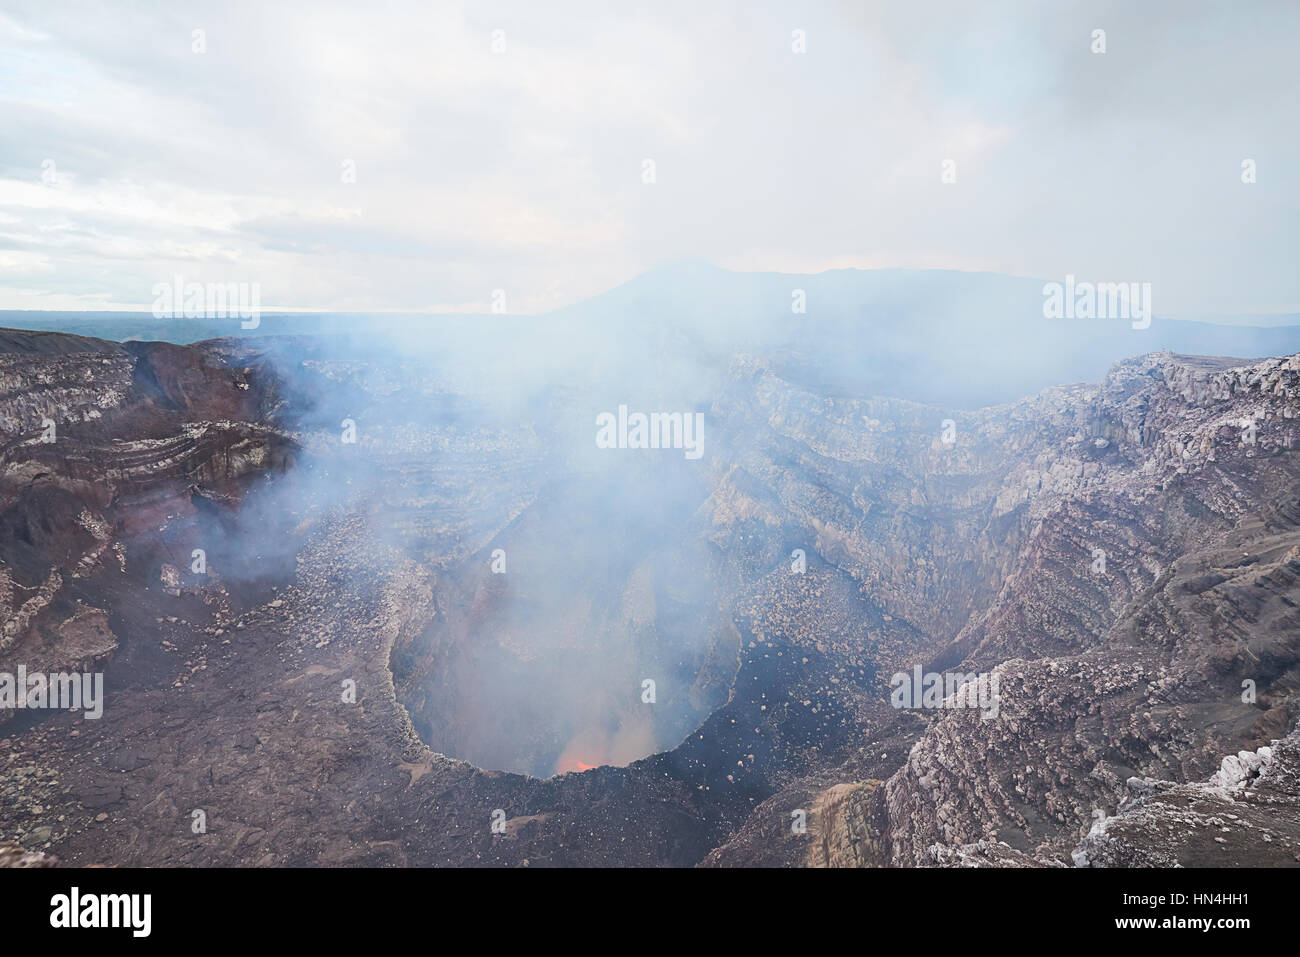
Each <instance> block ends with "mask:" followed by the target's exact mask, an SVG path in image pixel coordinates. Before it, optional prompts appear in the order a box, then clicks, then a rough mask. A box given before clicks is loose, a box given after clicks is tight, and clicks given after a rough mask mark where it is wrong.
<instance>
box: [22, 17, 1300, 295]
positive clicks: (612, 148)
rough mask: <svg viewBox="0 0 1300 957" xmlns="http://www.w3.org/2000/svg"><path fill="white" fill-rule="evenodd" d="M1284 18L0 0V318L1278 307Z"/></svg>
mask: <svg viewBox="0 0 1300 957" xmlns="http://www.w3.org/2000/svg"><path fill="white" fill-rule="evenodd" d="M1098 28H1100V29H1104V30H1105V31H1106V46H1107V52H1106V53H1105V54H1094V53H1092V52H1091V50H1090V46H1091V44H1092V38H1091V34H1092V31H1093V30H1094V29H1098ZM1298 28H1300V7H1298V6H1297V5H1296V4H1294V3H1275V4H1270V3H1233V4H1209V3H1204V4H1202V3H1183V2H1170V3H1155V2H1150V3H1141V4H1138V3H1115V4H1104V3H1102V4H1099V3H1088V4H1070V3H1064V2H1053V3H1040V2H1026V3H982V4H969V3H964V2H951V3H939V2H935V3H926V2H900V3H883V4H875V3H863V2H854V3H815V2H807V3H799V2H785V3H766V4H756V3H742V2H699V0H694V2H681V3H678V2H658V3H653V4H651V3H609V2H591V3H579V2H569V3H539V2H536V0H520V2H499V3H491V2H475V3H427V2H426V3H411V4H397V3H382V2H367V3H351V4H334V3H320V2H310V3H308V2H302V3H293V2H287V3H274V4H271V3H265V2H233V3H228V2H222V3H177V2H167V3H163V2H157V3H130V4H128V3H114V4H100V3H76V2H63V0H60V2H50V0H36V2H32V3H23V2H13V0H0V308H11V309H13V308H125V307H136V308H148V307H149V304H150V303H151V300H152V293H151V288H152V286H153V285H154V284H155V283H157V282H161V281H169V280H170V278H171V277H172V276H173V275H175V274H177V273H179V274H182V275H183V276H184V277H185V278H186V279H187V280H198V281H214V282H216V281H221V282H228V281H242V282H257V283H260V285H261V291H262V302H263V305H264V308H270V307H280V308H286V307H290V308H310V309H327V310H335V311H338V310H379V309H397V310H426V309H427V310H440V311H486V310H487V309H488V308H489V307H490V302H491V292H492V290H493V289H497V288H501V289H505V290H506V292H507V296H508V300H507V301H508V305H509V308H510V311H512V312H541V311H545V310H548V309H551V308H554V307H556V306H559V305H564V304H567V303H570V302H573V301H576V300H579V299H583V298H586V297H588V296H590V295H593V294H595V293H598V292H600V291H603V290H605V289H607V288H609V287H611V286H614V285H616V284H618V283H620V282H623V281H625V280H627V279H629V278H631V277H633V276H635V275H637V274H638V273H641V272H644V271H645V270H647V269H650V268H653V267H655V266H658V265H662V264H664V263H666V262H671V261H674V260H679V259H684V258H699V259H705V260H708V261H710V262H713V263H715V264H717V265H719V266H724V267H727V268H732V269H741V270H777V271H786V272H817V271H820V270H823V269H828V268H835V267H845V266H856V267H863V268H875V267H886V266H904V267H927V268H953V269H980V270H993V271H997V272H1003V273H1008V274H1012V275H1020V276H1035V277H1043V278H1047V279H1059V278H1062V277H1064V275H1065V274H1066V273H1073V274H1075V275H1077V276H1079V277H1080V278H1083V279H1099V280H1105V281H1146V282H1151V283H1152V284H1153V286H1154V288H1155V290H1156V294H1155V295H1156V297H1157V302H1156V309H1157V311H1158V312H1160V313H1163V314H1184V315H1195V314H1207V313H1215V312H1265V311H1295V310H1297V309H1300V271H1298V270H1297V269H1296V268H1295V258H1296V257H1295V253H1296V250H1297V248H1300V247H1298V246H1297V242H1296V239H1297V235H1296V231H1297V230H1298V229H1300V201H1298V200H1300V188H1298V185H1297V173H1296V171H1297V168H1298V165H1300V164H1298V160H1300V150H1298V146H1300V143H1298V137H1300V123H1297V122H1296V120H1297V107H1296V104H1297V103H1298V102H1300V96H1298V94H1300V71H1297V70H1296V68H1295V54H1296V50H1297V40H1298V39H1300V29H1298ZM196 29H201V30H203V31H204V35H205V40H206V52H203V53H195V52H193V50H192V44H193V31H194V30H196ZM796 29H798V30H803V31H805V34H806V43H807V52H806V53H803V54H799V53H795V52H793V51H792V31H794V30H796ZM495 30H500V31H503V33H504V40H505V50H504V52H500V53H497V52H494V51H493V48H492V47H493V31H495ZM646 159H652V160H653V161H654V163H655V173H656V182H655V183H653V184H647V183H644V182H643V181H642V170H643V161H644V160H646ZM946 159H951V160H954V161H955V163H956V172H957V181H956V182H955V183H950V184H945V183H942V182H941V180H940V174H941V170H942V164H943V162H944V160H946ZM1245 159H1253V160H1254V161H1255V162H1256V164H1257V176H1258V182H1256V183H1255V184H1253V185H1246V184H1243V183H1242V181H1241V164H1242V161H1243V160H1245ZM347 160H352V161H354V162H355V168H356V182H355V183H345V182H342V175H341V174H342V168H343V164H344V162H345V161H347ZM51 171H52V172H53V182H50V181H49V180H50V173H51ZM43 174H44V179H43Z"/></svg>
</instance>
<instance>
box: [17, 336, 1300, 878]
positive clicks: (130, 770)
mask: <svg viewBox="0 0 1300 957" xmlns="http://www.w3.org/2000/svg"><path fill="white" fill-rule="evenodd" d="M778 367H779V364H774V363H772V362H770V361H768V359H766V358H764V357H756V356H755V357H738V358H737V359H735V360H734V361H733V363H732V366H731V369H730V373H729V375H728V376H727V377H726V381H725V384H724V385H723V386H722V387H721V388H720V390H719V392H718V395H717V396H716V398H715V400H714V402H713V405H712V407H711V409H710V410H709V412H708V413H707V418H706V421H707V424H708V433H707V434H708V436H709V445H708V454H707V455H706V457H705V458H704V459H702V460H701V461H699V462H698V463H691V462H689V461H678V462H676V463H675V464H671V465H665V464H663V462H662V461H660V460H655V462H654V463H652V464H648V465H646V464H642V462H640V461H637V462H635V463H632V465H631V466H625V464H624V463H625V461H626V460H623V459H619V460H617V461H618V463H619V464H618V465H617V466H615V467H613V468H612V469H611V468H610V467H609V466H608V464H607V462H608V461H610V460H608V459H602V460H599V461H589V460H588V459H587V458H585V456H586V455H587V453H585V452H583V451H579V448H580V447H581V448H583V449H585V448H586V447H587V445H589V443H590V436H589V435H588V432H590V431H591V430H590V428H589V423H590V422H591V421H592V414H593V411H594V409H593V407H592V406H591V402H590V401H589V399H588V398H587V397H585V396H584V395H583V392H582V389H581V388H580V387H579V388H576V389H574V390H569V391H565V392H552V393H550V394H547V395H545V396H539V397H536V398H535V399H532V400H530V401H529V402H528V403H527V404H524V405H514V406H510V407H508V408H502V407H497V406H494V405H493V404H492V403H491V402H490V401H487V400H485V398H484V397H483V396H481V395H476V394H472V393H467V392H464V391H457V390H452V389H451V388H449V386H448V383H447V381H446V380H445V378H444V377H442V376H440V375H439V374H438V373H437V372H436V370H435V369H433V368H432V367H431V366H430V365H428V364H426V363H422V362H421V361H419V359H418V358H417V357H405V356H404V357H402V358H401V359H396V358H392V357H387V358H385V357H382V356H381V357H376V356H373V355H364V356H362V355H356V354H347V355H345V354H342V353H341V351H340V350H339V349H338V348H332V347H330V346H329V345H328V344H327V343H323V342H314V341H311V340H295V339H265V340H255V339H253V340H241V341H239V342H235V341H213V342H209V343H201V344H198V345H196V346H172V345H165V344H156V343H129V344H123V345H115V344H111V343H105V342H99V341H97V340H88V339H80V338H78V337H73V336H59V335H51V334H31V333H22V334H19V333H6V334H4V336H3V338H0V386H2V387H3V393H2V394H0V432H2V433H3V436H2V437H3V443H4V444H3V447H2V448H0V531H2V533H3V534H2V535H0V619H2V625H3V632H0V672H5V671H13V670H14V669H15V668H16V667H17V666H18V665H19V664H22V665H24V666H25V667H26V668H27V669H28V670H29V671H37V670H42V671H57V670H63V669H90V668H94V669H97V670H98V669H102V670H103V671H104V672H105V678H106V685H107V687H108V694H107V700H106V703H105V711H104V717H103V718H102V719H100V720H97V721H92V720H84V719H83V718H82V717H81V716H79V715H76V714H71V713H66V712H54V713H38V712H30V711H28V712H5V711H0V721H4V720H5V719H6V718H10V719H11V720H10V723H9V725H8V727H2V726H0V734H5V735H7V737H6V740H5V741H4V742H3V748H4V754H3V757H2V758H0V761H3V764H0V795H3V797H4V800H3V801H0V843H3V842H4V841H11V842H16V843H17V844H19V845H22V846H23V847H25V848H26V849H27V850H28V851H32V852H37V851H45V852H47V853H50V854H57V855H58V857H59V859H61V860H62V861H64V862H65V863H74V864H75V863H140V864H266V865H270V864H308V863H324V864H350V863H371V864H379V863H396V864H532V865H571V864H600V863H626V864H675V865H690V864H697V863H704V864H708V865H716V866H726V865H745V864H779V865H790V866H797V865H811V866H936V865H937V866H952V865H964V866H1027V865H1062V866H1073V865H1075V864H1081V863H1091V864H1128V863H1150V862H1155V863H1160V864H1177V863H1184V864H1186V863H1189V862H1197V861H1201V862H1210V861H1213V860H1215V857H1214V855H1215V854H1219V855H1222V856H1223V861H1224V862H1225V863H1239V862H1251V861H1259V862H1267V863H1287V862H1292V863H1294V862H1296V860H1297V858H1296V854H1297V853H1300V845H1297V843H1296V842H1297V833H1296V830H1295V822H1294V821H1293V820H1292V818H1293V817H1294V814H1293V810H1294V807H1293V806H1294V803H1295V801H1296V800H1297V791H1296V789H1295V787H1294V780H1293V778H1294V774H1293V773H1292V772H1291V769H1290V765H1291V764H1292V763H1294V762H1293V761H1292V758H1293V755H1292V751H1294V750H1295V748H1294V735H1293V734H1292V729H1293V728H1294V727H1295V718H1296V708H1297V705H1296V704H1295V700H1296V699H1295V693H1296V691H1297V689H1300V670H1298V666H1300V633H1297V626H1298V624H1300V619H1297V617H1296V615H1295V613H1294V607H1295V602H1296V601H1297V599H1300V593H1298V592H1297V581H1300V496H1298V495H1297V489H1300V483H1298V481H1297V480H1298V479H1300V457H1298V456H1297V455H1296V452H1295V451H1294V450H1293V446H1294V432H1295V415H1296V410H1297V408H1300V357H1292V358H1289V359H1273V360H1267V361H1265V362H1262V363H1247V362H1240V361H1235V360H1222V359H1191V358H1186V357H1180V356H1174V355H1171V354H1167V353H1166V354H1157V355H1151V356H1146V357H1142V358H1139V359H1134V360H1131V361H1128V362H1125V363H1122V364H1120V365H1119V366H1117V367H1115V368H1114V369H1113V370H1112V372H1111V373H1110V375H1108V376H1107V378H1106V379H1105V380H1104V381H1103V382H1101V383H1100V384H1098V385H1091V386H1073V387H1064V388H1054V389H1049V390H1047V391H1045V392H1043V393H1040V394H1038V395H1035V396H1033V397H1030V398H1028V399H1025V400H1022V401H1020V402H1017V403H1013V404H1010V405H1005V406H999V407H994V408H987V409H981V410H977V411H967V412H953V411H945V410H940V409H935V408H932V407H929V406H924V405H919V404H916V403H910V402H907V401H903V400H899V399H883V398H878V399H845V398H838V397H836V396H835V395H833V394H830V393H831V390H830V389H829V387H826V386H819V385H818V384H817V383H816V382H810V381H808V380H807V379H804V380H801V382H800V383H798V384H796V383H794V382H791V381H789V380H787V379H784V378H783V377H782V376H781V375H779V374H778V373H777V372H776V371H774V370H775V369H776V368H778ZM50 423H53V426H54V428H53V431H52V432H51V431H50V428H49V424H50ZM349 424H350V426H351V432H349ZM571 426H572V431H573V432H575V433H576V434H579V435H580V437H581V442H575V441H572V440H571V438H572V437H571V435H570V431H571V428H570V427H571ZM49 436H52V438H48V437H49ZM584 443H586V444H584ZM646 461H647V462H648V461H649V460H646ZM196 549H198V550H200V551H201V552H202V554H203V556H204V561H203V562H198V561H197V559H195V558H194V556H195V554H196V552H195V550H196ZM498 553H500V566H499V570H498V565H497V562H498ZM196 569H198V570H196ZM914 668H920V669H921V670H922V671H923V672H940V673H962V674H971V675H975V674H979V675H986V676H996V680H997V684H996V688H997V694H996V702H995V703H996V708H995V709H992V710H994V711H995V712H996V713H990V710H991V709H990V708H989V707H988V706H987V705H988V704H989V702H987V701H986V702H985V707H983V708H976V707H956V706H954V704H957V703H960V702H956V701H955V700H954V699H952V698H951V697H949V698H948V699H947V700H948V705H949V706H947V707H919V708H899V707H895V706H894V702H893V701H892V700H891V694H892V688H891V677H892V676H893V675H894V674H895V673H896V672H907V673H909V674H910V673H911V672H912V669H914ZM647 677H651V678H653V679H654V683H655V688H656V690H655V692H653V693H652V694H651V695H650V698H649V700H647V698H646V691H645V688H644V686H643V680H644V679H645V678H647ZM1288 735H1291V737H1288ZM1274 742H1277V743H1276V744H1275V743H1274ZM444 755H446V756H444ZM458 759H465V760H458ZM466 761H471V762H474V763H473V764H471V763H466ZM475 764H477V765H479V767H476V766H475ZM588 765H599V766H598V767H595V768H594V769H593V770H583V768H584V767H586V766H588ZM511 770H517V771H525V772H529V773H531V774H532V775H535V776H534V777H530V776H528V775H527V774H518V773H506V772H508V771H511ZM556 771H558V772H561V773H559V774H558V775H557V776H554V777H548V776H549V775H551V774H552V773H554V772H556ZM564 772H572V773H564ZM1211 775H1217V777H1215V778H1214V779H1211ZM1229 779H1231V780H1229ZM1207 780H1212V783H1211V784H1206V783H1205V782H1206V781H1207ZM1243 782H1244V783H1243ZM195 811H202V812H203V817H204V820H205V821H207V822H208V824H207V829H206V830H204V831H197V832H196V831H195V829H194V827H193V821H194V820H195V818H194V812H195ZM1233 815H1235V817H1234V816H1233ZM1193 818H1194V819H1195V821H1196V822H1197V824H1196V827H1197V828H1198V829H1199V830H1198V831H1197V833H1202V832H1203V834H1204V837H1205V839H1204V840H1200V839H1197V840H1193V839H1191V838H1188V837H1187V836H1186V834H1182V833H1181V832H1180V835H1179V836H1177V837H1174V836H1171V833H1172V830H1177V829H1178V828H1179V827H1182V828H1183V829H1184V830H1186V826H1185V825H1186V823H1187V821H1189V820H1192V819H1193ZM308 821H310V826H306V825H305V823H304V822H308ZM1223 822H1234V823H1223ZM1216 828H1217V829H1218V830H1217V832H1216V833H1214V834H1211V832H1212V831H1214V830H1215V829H1216ZM1215 838H1222V840H1216V839H1215ZM17 853H18V852H14V854H17Z"/></svg>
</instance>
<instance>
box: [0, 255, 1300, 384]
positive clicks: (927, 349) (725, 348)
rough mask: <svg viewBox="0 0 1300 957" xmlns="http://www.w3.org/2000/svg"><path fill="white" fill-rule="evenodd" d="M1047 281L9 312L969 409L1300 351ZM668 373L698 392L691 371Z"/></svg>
mask: <svg viewBox="0 0 1300 957" xmlns="http://www.w3.org/2000/svg"><path fill="white" fill-rule="evenodd" d="M1060 278H1061V279H1063V278H1064V277H1060ZM1079 278H1080V281H1082V280H1083V279H1084V278H1085V277H1079ZM1048 281H1054V280H1048ZM1043 285H1044V280H1040V279H1025V278H1018V277H1012V276H1005V275H1000V274H996V273H981V272H959V271H952V270H907V269H880V270H858V269H839V270H831V271H827V272H823V273H818V274H815V275H800V274H784V273H757V272H756V273H747V272H731V271H728V270H725V269H720V268H718V267H716V266H712V265H710V264H708V263H703V262H694V261H688V262H682V263H677V264H674V265H669V266H664V267H661V268H658V269H654V270H651V271H650V272H647V273H644V274H642V275H641V276H638V277H636V278H635V279H632V280H630V281H629V282H626V283H623V284H622V285H619V286H616V287H615V288H613V289H611V290H609V291H607V292H605V293H601V294H599V295H597V296H594V297H592V298H590V299H587V300H584V301H582V302H579V303H575V304H573V305H570V306H566V307H563V308H560V309H557V310H555V311H553V312H550V313H546V314H544V315H541V316H496V315H471V316H446V315H432V314H395V313H368V314H366V313H351V314H348V313H280V314H276V313H271V312H268V313H266V314H265V315H263V316H262V317H261V322H260V324H259V326H258V327H257V328H256V329H252V330H245V329H243V328H241V326H240V322H239V321H238V320H237V319H234V318H230V319H158V318H156V317H154V316H153V315H151V314H149V313H65V312H50V313H33V312H0V326H7V327H12V328H17V329H40V330H57V331H62V332H71V333H77V334H80V335H88V336H95V337H98V338H103V339H110V340H118V341H122V340H127V339H145V340H162V341H168V342H174V343H180V344H185V343H191V342H196V341H200V340H204V339H210V338H221V337H240V338H242V337H248V336H262V335H293V334H307V333H311V334H327V335H344V336H346V335H352V336H355V337H357V339H358V341H359V342H361V341H363V340H366V339H369V338H371V337H375V336H379V337H385V338H396V339H399V340H402V341H403V344H404V345H406V346H411V347H416V348H430V349H444V350H447V351H449V352H455V351H456V350H457V349H464V350H473V351H475V352H479V351H481V350H483V349H488V350H494V351H495V352H497V353H499V354H500V355H502V356H505V357H509V358H510V361H511V362H513V363H515V364H516V365H518V366H519V367H520V368H525V369H526V368H529V367H531V366H536V365H538V364H545V363H548V362H550V361H552V358H554V356H555V354H556V353H557V350H559V346H557V343H561V344H563V348H562V352H563V355H562V357H561V358H562V361H565V362H571V363H573V364H574V368H573V370H571V371H572V374H574V375H586V374H587V371H588V370H589V369H596V370H599V371H601V372H603V373H604V374H608V375H609V376H610V378H611V381H614V382H618V381H621V380H622V379H623V378H625V375H626V370H625V369H623V368H622V366H623V365H624V363H625V362H626V361H627V357H628V356H640V357H643V358H644V359H645V361H646V362H650V363H653V362H655V361H657V358H656V357H658V359H662V357H663V356H664V355H666V354H669V353H671V354H673V355H675V356H677V357H680V356H682V355H683V354H687V355H694V356H697V357H698V358H699V359H700V366H701V369H691V368H677V369H675V370H673V372H674V373H675V379H677V380H680V379H683V378H684V379H687V380H694V379H699V378H700V377H701V376H703V375H707V374H708V373H707V371H701V370H707V369H709V368H714V367H716V362H714V361H713V360H717V359H722V358H724V357H727V356H730V355H734V354H737V353H753V354H756V355H760V356H762V357H763V358H764V359H765V360H767V361H769V362H771V363H772V364H773V366H774V367H775V368H777V369H779V370H780V372H781V373H782V375H784V376H786V377H787V378H789V379H791V380H792V381H796V382H804V383H806V384H808V385H812V386H816V387H817V388H819V389H824V390H826V391H829V392H832V393H836V394H846V395H891V396H898V397H903V398H908V399H913V400H916V401H921V402H927V403H930V404H934V405H938V406H944V407H953V408H967V409H969V408H976V407H980V406H984V405H991V404H997V403H1001V402H1008V401H1013V400H1015V399H1018V398H1021V397H1023V396H1025V395H1029V394H1031V393H1033V392H1036V391H1037V390H1039V389H1042V388H1046V387H1047V386H1050V385H1058V384H1062V383H1069V382H1086V381H1095V380H1097V379H1099V378H1101V377H1102V376H1103V375H1105V373H1106V371H1107V370H1108V369H1109V368H1110V367H1111V366H1112V365H1114V364H1115V363H1116V362H1119V361H1121V360H1123V359H1128V358H1131V357H1133V356H1136V355H1141V354H1146V353H1151V352H1163V351H1169V352H1174V353H1180V354H1185V355H1208V356H1234V357H1240V358H1242V359H1260V358H1266V357H1272V356H1282V355H1290V354H1292V353H1295V352H1298V351H1300V325H1283V324H1279V323H1281V322H1283V321H1285V318H1286V317H1283V316H1265V317H1258V322H1259V324H1258V325H1252V324H1249V320H1243V319H1242V318H1240V317H1232V318H1228V319H1225V321H1224V322H1208V321H1193V320H1185V319H1166V318H1162V317H1161V315H1160V291H1159V289H1158V288H1157V289H1155V290H1154V295H1153V302H1154V318H1153V319H1152V321H1151V323H1150V327H1149V328H1145V329H1140V328H1139V329H1135V328H1133V324H1132V323H1130V322H1129V321H1128V320H1127V319H1118V318H1114V319H1049V318H1046V317H1045V316H1044V309H1043V303H1044V293H1043ZM799 308H802V310H803V311H796V310H797V309H799ZM683 350H685V353H684V352H683ZM665 375H666V379H674V376H673V375H668V374H665ZM669 384H670V385H674V386H675V387H678V388H681V389H683V390H685V391H687V392H696V391H698V390H696V389H691V388H690V384H689V382H688V383H685V384H684V383H681V382H670V383H669Z"/></svg>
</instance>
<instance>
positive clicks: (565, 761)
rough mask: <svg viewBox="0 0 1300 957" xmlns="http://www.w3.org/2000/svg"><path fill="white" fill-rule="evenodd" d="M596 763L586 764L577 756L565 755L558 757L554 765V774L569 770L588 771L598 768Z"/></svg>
mask: <svg viewBox="0 0 1300 957" xmlns="http://www.w3.org/2000/svg"><path fill="white" fill-rule="evenodd" d="M598 767H600V765H598V764H588V763H587V762H586V761H580V760H579V759H578V758H575V757H570V756H569V755H565V756H563V757H561V758H560V760H559V763H558V764H556V765H555V773H556V774H568V773H569V772H570V771H590V770H592V769H593V768H598Z"/></svg>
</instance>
